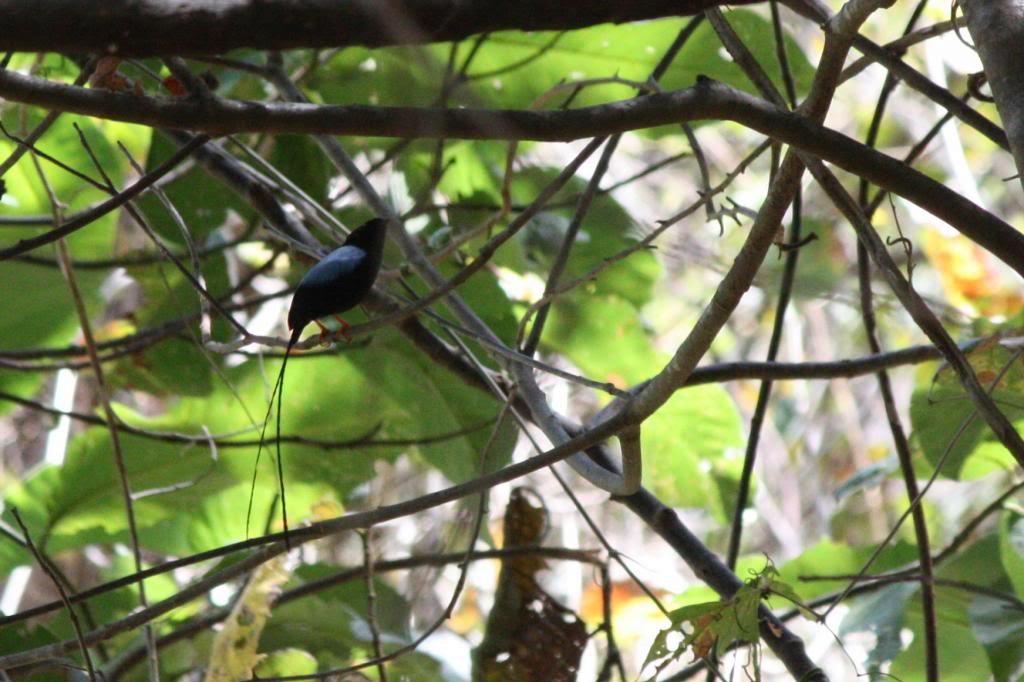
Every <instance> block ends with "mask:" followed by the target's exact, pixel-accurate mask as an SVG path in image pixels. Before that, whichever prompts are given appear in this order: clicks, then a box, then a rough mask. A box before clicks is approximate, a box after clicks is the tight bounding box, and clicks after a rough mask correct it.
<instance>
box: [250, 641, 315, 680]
mask: <svg viewBox="0 0 1024 682" xmlns="http://www.w3.org/2000/svg"><path fill="white" fill-rule="evenodd" d="M316 671H317V663H316V658H314V657H313V655H312V654H310V653H309V652H307V651H303V650H302V649H295V648H288V649H280V650H278V651H273V652H271V653H269V654H267V657H266V658H264V659H263V660H262V661H260V663H259V665H257V666H256V668H255V669H254V670H253V677H254V678H264V677H285V676H288V675H312V674H313V673H315V672H316Z"/></svg>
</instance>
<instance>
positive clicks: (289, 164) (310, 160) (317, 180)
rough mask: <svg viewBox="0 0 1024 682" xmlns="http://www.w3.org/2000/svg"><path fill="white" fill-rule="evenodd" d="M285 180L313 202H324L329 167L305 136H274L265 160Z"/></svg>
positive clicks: (330, 173) (329, 175) (323, 155)
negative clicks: (268, 154) (268, 155)
mask: <svg viewBox="0 0 1024 682" xmlns="http://www.w3.org/2000/svg"><path fill="white" fill-rule="evenodd" d="M267 161H268V162H269V163H270V165H271V166H273V167H274V168H276V169H277V170H279V171H280V172H281V174H282V175H284V176H285V177H286V178H288V179H289V180H291V181H292V182H293V183H294V184H295V185H297V186H298V187H299V188H300V189H302V190H303V191H305V192H306V194H308V195H309V196H310V197H312V198H313V200H314V201H317V202H323V201H325V200H326V199H327V183H328V182H329V181H330V179H331V175H332V167H331V163H330V161H328V160H327V156H326V155H325V154H324V153H323V151H321V149H320V146H319V145H318V144H317V142H316V140H314V139H313V138H312V137H311V136H309V135H278V136H276V137H275V138H274V144H273V147H271V151H270V157H269V158H268V159H267Z"/></svg>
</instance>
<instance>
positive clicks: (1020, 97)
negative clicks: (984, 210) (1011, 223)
mask: <svg viewBox="0 0 1024 682" xmlns="http://www.w3.org/2000/svg"><path fill="white" fill-rule="evenodd" d="M964 6H965V9H966V12H967V27H968V29H969V30H970V32H971V38H973V40H974V45H975V47H977V48H978V54H979V55H980V56H981V63H982V64H983V65H984V67H985V76H986V77H987V78H988V82H989V85H990V86H991V88H992V96H993V97H994V98H995V100H996V108H997V109H998V110H999V116H1000V117H1001V118H1002V119H1003V128H1004V129H1005V130H1006V136H1007V138H1009V140H1010V149H1011V150H1012V151H1013V158H1014V160H1015V161H1016V162H1017V174H1018V176H1017V177H1018V180H1019V181H1020V182H1021V186H1022V187H1024V69H1022V68H1021V66H1022V65H1024V0H984V2H979V0H971V1H970V2H965V3H964Z"/></svg>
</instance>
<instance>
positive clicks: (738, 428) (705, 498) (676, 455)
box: [640, 385, 743, 521]
mask: <svg viewBox="0 0 1024 682" xmlns="http://www.w3.org/2000/svg"><path fill="white" fill-rule="evenodd" d="M640 437H641V445H642V446H643V455H644V483H645V485H647V486H648V487H650V488H651V490H652V491H653V492H654V493H655V494H656V495H657V496H658V497H659V498H661V500H662V501H663V502H664V503H665V504H668V505H670V506H674V507H702V508H706V509H708V511H710V512H711V513H712V514H713V515H714V516H715V517H716V518H718V519H719V520H722V521H725V520H726V519H728V518H729V517H730V515H731V514H732V508H733V506H734V496H735V485H734V484H735V481H736V480H737V479H738V478H739V473H740V469H741V467H742V451H741V447H742V445H743V424H742V420H741V418H740V414H739V412H738V411H737V409H736V405H735V403H733V401H732V398H731V397H730V396H729V394H728V392H726V390H725V389H724V388H722V387H721V386H717V385H705V386H693V387H690V388H686V389H683V390H681V391H678V392H676V394H675V395H673V396H672V397H671V398H669V400H668V402H666V403H665V404H664V405H663V406H662V407H661V408H660V409H659V410H658V411H657V412H655V413H654V415H653V416H651V417H650V418H649V419H648V420H647V421H645V422H644V424H643V427H642V428H641V429H640ZM730 483H732V484H733V485H732V486H731V487H730Z"/></svg>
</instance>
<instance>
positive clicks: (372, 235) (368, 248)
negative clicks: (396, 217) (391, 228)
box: [343, 218, 388, 263]
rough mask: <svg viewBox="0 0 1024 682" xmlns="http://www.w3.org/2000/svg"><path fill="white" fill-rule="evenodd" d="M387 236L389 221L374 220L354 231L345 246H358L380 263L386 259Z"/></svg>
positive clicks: (382, 219)
mask: <svg viewBox="0 0 1024 682" xmlns="http://www.w3.org/2000/svg"><path fill="white" fill-rule="evenodd" d="M387 235H388V221H387V220H385V219H384V218H374V219H372V220H368V221H366V222H365V223H363V224H362V225H360V226H359V227H357V228H356V229H354V230H352V232H350V233H349V235H348V238H347V239H346V240H345V243H344V245H343V246H358V247H359V248H361V249H362V250H363V251H365V252H366V253H368V254H370V257H371V258H373V259H374V260H375V261H376V262H378V263H379V262H380V261H381V259H382V258H383V257H384V242H385V241H387Z"/></svg>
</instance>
